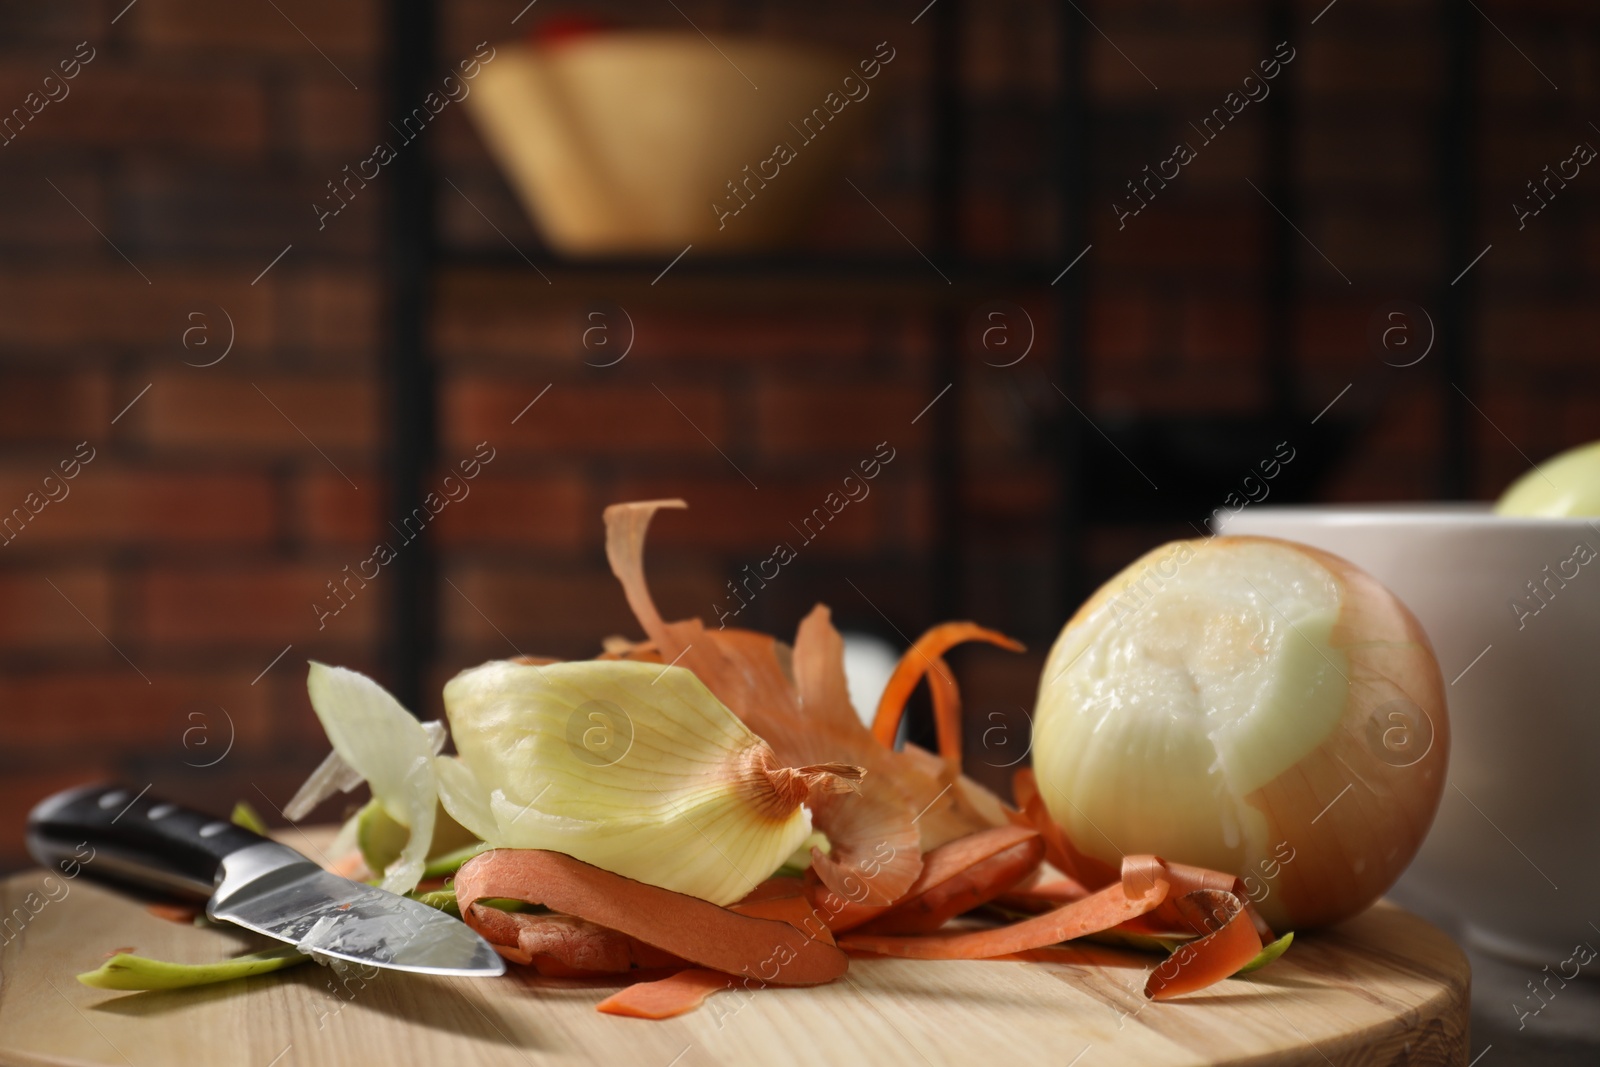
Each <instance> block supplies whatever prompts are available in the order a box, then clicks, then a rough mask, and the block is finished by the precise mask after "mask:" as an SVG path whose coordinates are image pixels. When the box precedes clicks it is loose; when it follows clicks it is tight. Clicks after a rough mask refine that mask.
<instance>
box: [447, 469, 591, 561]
mask: <svg viewBox="0 0 1600 1067" xmlns="http://www.w3.org/2000/svg"><path fill="white" fill-rule="evenodd" d="M444 473H447V472H441V474H440V475H439V476H438V477H435V478H434V479H433V481H432V482H430V484H435V485H437V484H439V482H440V478H442V477H443V474H444ZM456 481H457V483H460V484H464V486H465V488H466V491H467V495H466V496H465V497H462V498H461V499H460V500H455V501H451V503H449V504H448V505H447V506H446V507H445V509H444V510H443V511H442V512H440V513H439V520H438V533H437V536H438V539H439V541H438V543H439V544H440V545H441V546H442V547H445V548H465V547H469V546H485V545H497V546H503V547H506V548H513V549H524V550H528V551H536V550H539V549H550V548H567V549H580V548H582V549H588V548H594V547H596V546H598V545H599V544H600V543H601V540H602V538H603V534H602V529H603V527H602V525H601V521H600V508H599V506H598V505H592V506H591V504H590V502H589V499H588V495H587V493H586V492H585V489H584V484H583V482H582V480H580V479H579V478H577V477H569V478H544V477H519V476H516V475H510V476H506V475H504V474H503V473H502V472H499V471H495V470H493V469H492V468H486V469H485V470H484V471H483V473H482V474H480V475H479V477H478V478H477V480H475V481H470V482H465V483H462V482H461V477H460V474H459V473H457V474H456ZM460 491H461V490H459V489H458V490H456V492H457V493H459V492H460Z"/></svg>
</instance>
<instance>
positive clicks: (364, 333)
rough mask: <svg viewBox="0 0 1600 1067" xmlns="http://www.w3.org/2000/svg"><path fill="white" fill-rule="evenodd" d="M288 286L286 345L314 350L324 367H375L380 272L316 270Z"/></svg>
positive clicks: (284, 318) (284, 319)
mask: <svg viewBox="0 0 1600 1067" xmlns="http://www.w3.org/2000/svg"><path fill="white" fill-rule="evenodd" d="M283 287H284V294H283V301H282V308H283V311H282V326H281V331H282V336H283V341H284V344H286V345H298V346H300V347H302V348H305V349H310V350H313V351H314V352H315V353H316V363H317V365H318V366H319V367H326V366H330V365H332V366H340V367H342V366H346V365H354V366H362V367H371V366H373V365H374V364H375V362H376V360H377V356H378V349H379V344H380V342H381V336H380V334H381V330H382V318H383V294H382V292H381V290H380V287H379V282H378V278H377V276H376V272H369V271H341V272H340V273H338V274H332V273H328V272H325V271H322V270H314V271H310V272H305V273H302V274H299V275H296V276H293V277H291V278H286V279H285V280H284V283H283ZM195 362H201V361H200V360H195Z"/></svg>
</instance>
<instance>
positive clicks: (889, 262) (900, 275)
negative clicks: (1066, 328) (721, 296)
mask: <svg viewBox="0 0 1600 1067" xmlns="http://www.w3.org/2000/svg"><path fill="white" fill-rule="evenodd" d="M437 267H438V269H439V270H440V271H441V272H442V273H447V274H454V275H456V276H458V277H462V276H470V277H476V278H498V279H503V280H514V281H516V282H518V283H534V284H538V283H544V284H546V285H549V286H552V287H557V288H562V289H565V288H568V287H571V288H580V289H586V290H594V289H598V288H612V289H628V290H644V289H653V290H655V291H656V292H657V293H659V294H660V295H661V296H662V298H663V299H672V298H674V297H675V296H679V295H682V290H683V289H684V288H685V287H686V286H687V287H690V288H694V289H697V290H699V289H704V288H705V287H707V286H708V285H715V286H718V287H721V286H726V285H737V286H740V287H741V288H755V289H759V288H762V287H771V286H774V285H785V286H795V287H798V288H799V289H803V290H804V291H807V292H815V291H827V292H828V293H829V294H830V295H832V296H835V297H841V296H842V297H846V298H848V297H849V296H850V295H851V294H852V293H856V294H858V295H859V296H861V298H863V299H869V300H870V299H874V298H878V297H882V296H884V295H887V294H895V293H899V294H904V295H915V296H917V297H919V298H920V299H923V300H928V299H939V298H940V297H941V294H951V295H958V296H960V297H967V296H970V295H971V294H972V292H973V291H974V290H985V291H987V292H992V291H993V290H995V289H996V288H1002V289H1006V290H1010V291H1015V290H1038V291H1040V292H1043V291H1045V290H1048V289H1049V288H1050V284H1051V279H1052V278H1055V277H1056V276H1057V275H1058V274H1059V273H1060V267H1059V266H1052V265H1051V264H1049V263H1043V262H1041V263H1026V262H1015V261H1012V262H987V263H985V262H970V261H969V262H964V263H960V264H951V265H948V266H947V265H944V264H940V265H938V266H937V267H936V266H934V265H932V264H930V263H929V262H928V261H927V260H923V259H919V258H903V257H841V256H806V255H772V256H745V255H730V254H726V253H708V254H706V255H704V256H700V257H696V256H695V255H694V254H693V251H692V249H691V251H690V253H689V254H688V255H685V256H684V257H683V258H682V259H680V260H678V261H676V262H674V261H673V260H672V259H671V257H668V256H662V257H660V258H650V259H638V258H616V259H610V258H606V259H598V258H597V259H537V258H534V257H531V256H522V255H520V254H519V253H517V252H515V251H510V250H508V251H507V252H505V253H498V252H481V251H471V252H463V251H444V252H441V253H440V255H439V258H438V261H437Z"/></svg>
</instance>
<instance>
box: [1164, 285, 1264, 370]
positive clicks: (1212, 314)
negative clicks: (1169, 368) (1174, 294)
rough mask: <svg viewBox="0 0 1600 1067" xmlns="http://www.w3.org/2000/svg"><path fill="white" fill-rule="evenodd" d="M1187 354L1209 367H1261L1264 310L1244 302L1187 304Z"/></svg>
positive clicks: (1214, 300)
mask: <svg viewBox="0 0 1600 1067" xmlns="http://www.w3.org/2000/svg"><path fill="white" fill-rule="evenodd" d="M1180 314H1181V316H1182V321H1183V353H1184V356H1185V357H1186V358H1187V359H1188V360H1190V361H1192V362H1194V363H1202V364H1206V365H1207V366H1209V367H1212V368H1216V367H1218V366H1226V367H1228V368H1229V369H1243V368H1253V367H1256V366H1260V362H1259V360H1260V354H1261V349H1262V343H1263V341H1262V333H1261V331H1262V326H1263V322H1262V320H1263V310H1262V309H1261V308H1260V307H1258V306H1257V305H1255V304H1252V303H1249V302H1246V301H1243V300H1228V299H1225V298H1221V299H1218V298H1212V299H1207V300H1198V299H1189V300H1185V301H1183V304H1182V310H1181V312H1180Z"/></svg>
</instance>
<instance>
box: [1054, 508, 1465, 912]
mask: <svg viewBox="0 0 1600 1067" xmlns="http://www.w3.org/2000/svg"><path fill="white" fill-rule="evenodd" d="M1448 752H1449V722H1448V719H1447V717H1446V710H1445V694H1444V681H1443V678H1442V677H1441V676H1440V673H1439V665H1438V662H1437V661H1436V660H1435V658H1434V653H1433V648H1432V646H1431V645H1430V644H1429V642H1428V638H1427V635H1426V634H1425V633H1423V630H1422V627H1421V625H1420V624H1419V623H1418V622H1417V620H1416V619H1415V618H1414V617H1413V616H1412V614H1411V612H1410V611H1408V610H1407V609H1406V607H1405V605H1404V604H1402V603H1400V601H1399V600H1398V599H1396V598H1395V596H1394V594H1392V593H1390V592H1389V591H1388V590H1387V589H1386V588H1384V587H1383V586H1382V585H1381V584H1379V583H1378V581H1377V580H1376V579H1374V578H1372V577H1371V576H1370V575H1368V574H1367V573H1366V572H1364V571H1362V570H1360V569H1359V568H1357V567H1356V566H1355V565H1354V564H1351V563H1349V562H1348V561H1346V560H1344V559H1341V558H1339V557H1338V556H1334V555H1331V554H1329V553H1327V552H1323V551H1320V550H1318V549H1314V548H1310V547H1308V546H1306V545H1300V544H1294V543H1291V542H1288V541H1278V540H1274V539H1271V538H1260V537H1221V538H1213V539H1204V540H1193V541H1177V542H1173V543H1171V544H1168V545H1164V546H1163V547H1161V548H1158V549H1156V550H1155V551H1153V552H1150V553H1148V554H1147V555H1145V556H1144V557H1142V558H1141V559H1139V560H1138V561H1136V562H1135V563H1134V564H1133V565H1132V566H1130V567H1128V568H1127V569H1126V570H1124V571H1123V572H1122V573H1120V574H1118V575H1117V576H1116V577H1115V578H1113V579H1112V580H1111V581H1109V582H1107V583H1106V584H1105V586H1103V587H1102V588H1101V589H1100V590H1099V591H1098V592H1097V593H1095V595H1094V596H1093V597H1091V598H1090V599H1089V601H1088V602H1087V603H1085V604H1084V605H1083V607H1082V608H1081V609H1080V610H1079V611H1078V613H1077V614H1076V615H1075V616H1073V618H1072V620H1071V621H1070V622H1068V623H1067V626H1066V629H1064V630H1063V631H1062V633H1061V636H1060V638H1059V639H1058V640H1057V641H1056V644H1055V647H1054V648H1053V649H1052V650H1051V652H1050V657H1049V660H1048V661H1047V663H1046V665H1045V670H1044V675H1043V677H1042V680H1041V682H1040V689H1039V703H1038V710H1037V713H1036V716H1035V719H1034V746H1033V762H1034V769H1035V772H1036V774H1037V777H1038V783H1039V789H1040V792H1041V794H1042V796H1043V798H1044V801H1045V804H1046V806H1047V807H1048V809H1049V811H1050V814H1051V815H1052V817H1053V818H1054V819H1055V821H1056V822H1058V823H1060V825H1061V826H1062V827H1063V828H1064V829H1065V830H1066V831H1067V833H1068V835H1069V836H1070V837H1071V838H1072V840H1073V841H1074V842H1075V843H1076V844H1077V846H1078V847H1079V848H1080V849H1081V850H1083V851H1084V852H1087V853H1089V854H1091V855H1094V856H1096V857H1098V858H1100V859H1102V860H1105V861H1107V862H1109V863H1112V864H1116V863H1118V862H1119V861H1120V859H1121V857H1122V856H1123V855H1126V854H1132V853H1144V852H1151V853H1155V854H1157V855H1159V856H1162V857H1163V858H1165V859H1167V860H1171V861H1175V862H1181V863H1192V864H1196V865H1199V866H1204V867H1210V868H1213V869H1216V870H1221V871H1234V872H1237V873H1238V875H1239V876H1240V877H1241V878H1242V879H1244V884H1245V888H1246V891H1247V892H1248V894H1249V896H1250V898H1251V899H1252V900H1254V901H1255V903H1256V906H1257V908H1258V909H1259V910H1260V912H1261V914H1262V915H1263V917H1265V918H1266V920H1267V921H1268V922H1269V923H1271V924H1272V926H1273V927H1274V928H1275V929H1279V930H1299V929H1306V928H1309V927H1315V926H1323V925H1327V924H1330V923H1334V922H1338V921H1339V920H1341V919H1344V918H1347V917H1349V916H1351V915H1354V914H1355V913H1357V912H1359V911H1360V910H1362V909H1363V908H1365V907H1366V906H1367V905H1368V904H1370V903H1372V901H1374V900H1376V899H1377V898H1378V897H1379V896H1381V895H1382V894H1383V893H1384V891H1385V890H1387V889H1388V888H1389V887H1390V886H1391V885H1392V884H1393V883H1394V881H1395V879H1396V878H1398V877H1399V875H1400V873H1401V872H1402V871H1403V870H1404V869H1405V867H1406V865H1407V864H1408V863H1410V862H1411V859H1412V857H1413V856H1414V855H1415V854H1416V851H1417V849H1418V848H1419V847H1420V846H1421V844H1422V839H1423V837H1424V835H1426V833H1427V831H1428V827H1429V825H1430V824H1431V823H1432V821H1433V816H1434V813H1435V811H1436V810H1437V809H1438V805H1439V797H1440V794H1441V793H1442V791H1443V789H1444V781H1445V764H1446V760H1447V758H1448Z"/></svg>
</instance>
